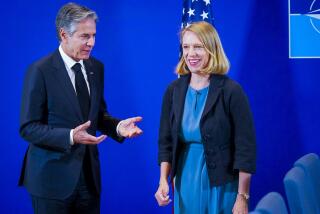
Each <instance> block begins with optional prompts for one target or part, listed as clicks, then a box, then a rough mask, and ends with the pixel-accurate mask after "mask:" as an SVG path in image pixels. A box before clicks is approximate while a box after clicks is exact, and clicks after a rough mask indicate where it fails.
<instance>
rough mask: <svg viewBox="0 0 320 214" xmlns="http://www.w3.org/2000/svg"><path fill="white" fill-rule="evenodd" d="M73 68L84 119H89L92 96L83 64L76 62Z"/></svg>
mask: <svg viewBox="0 0 320 214" xmlns="http://www.w3.org/2000/svg"><path fill="white" fill-rule="evenodd" d="M72 70H73V71H74V73H75V85H76V91H77V97H78V101H79V105H80V108H81V112H82V116H83V118H84V120H85V121H87V120H88V115H89V110H90V96H89V91H88V87H87V83H86V81H85V79H84V76H83V74H82V71H81V64H80V63H76V64H74V66H72Z"/></svg>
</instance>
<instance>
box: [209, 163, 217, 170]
mask: <svg viewBox="0 0 320 214" xmlns="http://www.w3.org/2000/svg"><path fill="white" fill-rule="evenodd" d="M208 166H209V168H210V169H214V168H216V164H215V163H209V164H208Z"/></svg>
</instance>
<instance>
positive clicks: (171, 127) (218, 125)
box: [158, 74, 256, 186]
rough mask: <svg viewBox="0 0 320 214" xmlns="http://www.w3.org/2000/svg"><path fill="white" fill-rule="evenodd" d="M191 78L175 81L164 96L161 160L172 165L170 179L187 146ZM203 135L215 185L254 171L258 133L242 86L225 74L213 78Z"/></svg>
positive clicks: (204, 115) (202, 130)
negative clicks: (186, 113) (186, 114)
mask: <svg viewBox="0 0 320 214" xmlns="http://www.w3.org/2000/svg"><path fill="white" fill-rule="evenodd" d="M190 77H191V75H190V74H188V75H183V76H181V77H180V78H179V79H177V80H175V81H174V82H173V83H171V84H170V85H169V87H168V88H167V91H166V92H165V95H164V97H163V103H162V112H161V119H160V129H159V153H158V161H159V164H160V163H161V162H169V163H171V165H172V169H171V179H172V178H173V177H174V176H175V174H176V169H177V165H178V163H177V162H178V160H179V155H180V152H181V150H182V149H183V146H184V143H183V142H181V140H180V138H179V134H180V133H181V130H180V129H181V121H182V116H183V109H184V102H185V96H186V92H187V89H188V85H189V83H190ZM200 132H201V137H202V139H203V144H204V150H205V158H206V164H207V168H208V174H209V179H210V184H211V185H212V186H218V185H222V184H225V183H227V182H230V181H233V180H235V179H237V178H238V175H239V170H242V171H245V172H248V173H254V172H255V170H256V142H255V131H254V124H253V119H252V114H251V111H250V108H249V103H248V99H247V97H246V95H245V94H244V92H243V90H242V88H241V86H240V85H239V84H238V83H236V82H235V81H233V80H231V79H229V78H228V77H227V76H225V75H212V76H211V79H210V86H209V92H208V96H207V100H206V103H205V107H204V110H203V113H202V116H201V120H200Z"/></svg>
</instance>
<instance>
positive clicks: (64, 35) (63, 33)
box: [59, 28, 68, 42]
mask: <svg viewBox="0 0 320 214" xmlns="http://www.w3.org/2000/svg"><path fill="white" fill-rule="evenodd" d="M59 35H60V38H61V41H62V42H66V41H67V37H68V33H67V32H66V31H65V30H64V29H63V28H60V30H59Z"/></svg>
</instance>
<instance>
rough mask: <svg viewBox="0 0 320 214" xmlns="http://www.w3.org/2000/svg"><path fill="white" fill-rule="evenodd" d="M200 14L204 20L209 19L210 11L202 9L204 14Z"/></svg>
mask: <svg viewBox="0 0 320 214" xmlns="http://www.w3.org/2000/svg"><path fill="white" fill-rule="evenodd" d="M200 16H201V17H202V20H204V19H207V18H208V13H206V12H204V11H202V14H201V15H200Z"/></svg>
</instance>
